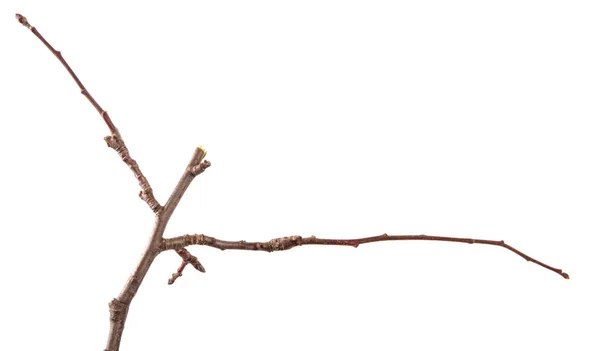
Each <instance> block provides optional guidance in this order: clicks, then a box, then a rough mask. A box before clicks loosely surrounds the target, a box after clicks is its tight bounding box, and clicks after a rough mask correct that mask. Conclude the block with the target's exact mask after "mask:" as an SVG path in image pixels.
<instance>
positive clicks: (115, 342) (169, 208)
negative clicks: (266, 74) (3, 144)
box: [16, 14, 569, 351]
mask: <svg viewBox="0 0 600 351" xmlns="http://www.w3.org/2000/svg"><path fill="white" fill-rule="evenodd" d="M16 18H17V21H19V23H21V24H22V25H24V26H25V27H27V28H28V29H29V30H31V32H32V33H33V34H34V35H35V36H36V37H37V38H38V39H39V40H40V41H42V43H44V45H46V47H47V48H48V49H49V50H50V51H51V52H52V54H54V56H56V58H57V59H58V60H59V61H60V62H61V64H62V65H63V66H64V67H65V69H66V70H67V71H68V72H69V74H70V75H71V77H72V78H73V80H75V83H76V84H77V86H78V87H79V89H80V91H81V93H82V94H83V95H84V96H85V97H86V98H87V99H88V101H89V102H90V103H91V104H92V106H94V108H95V109H96V111H97V112H98V113H99V114H100V116H101V117H102V119H103V120H104V122H105V123H106V125H107V126H108V128H109V130H110V133H111V135H109V136H107V137H105V141H106V143H107V145H108V146H109V147H110V148H112V149H114V150H115V151H116V152H117V154H118V155H119V156H120V157H121V159H122V160H123V162H125V164H126V165H127V166H128V167H129V168H130V169H131V171H132V172H133V174H134V176H135V177H136V179H137V180H138V182H139V185H140V187H141V191H140V193H139V196H140V198H141V199H142V200H143V201H145V202H146V203H147V204H148V206H149V207H150V209H151V210H152V211H153V212H154V213H155V225H154V229H153V230H152V233H151V235H150V239H149V241H148V244H147V246H146V248H145V250H144V252H143V255H142V258H141V260H140V262H139V263H138V264H137V266H136V267H135V269H134V271H133V273H132V274H131V276H130V277H129V279H128V280H127V282H126V284H125V286H124V287H123V290H122V291H121V293H120V294H119V296H118V297H117V298H116V299H113V300H112V301H111V302H110V303H109V312H110V330H109V336H108V340H107V344H106V348H105V351H117V350H119V345H120V343H121V337H122V335H123V330H124V328H125V321H126V320H127V315H128V312H129V306H130V304H131V301H132V300H133V298H134V297H135V295H136V293H137V291H138V289H139V288H140V285H141V284H142V282H143V280H144V277H145V276H146V273H147V272H148V270H149V269H150V266H151V265H152V262H153V261H154V259H155V258H156V257H157V256H158V255H159V254H160V253H161V252H163V251H166V250H175V251H176V252H177V253H178V254H179V255H180V256H181V258H182V263H181V265H180V266H179V268H178V269H177V272H176V273H174V274H173V276H172V277H171V279H169V284H172V283H173V282H175V280H176V279H177V278H178V277H180V276H181V275H182V273H183V270H184V268H185V267H186V266H187V265H188V264H191V265H192V266H193V267H194V268H195V269H196V270H198V271H200V272H204V271H205V270H204V267H203V266H202V264H201V263H200V261H199V260H198V259H197V258H196V257H195V256H193V255H192V254H191V253H190V252H189V251H188V250H187V249H186V248H185V247H187V246H190V245H206V246H211V247H215V248H218V249H221V250H253V251H267V252H272V251H283V250H289V249H291V248H293V247H297V246H302V245H337V246H354V247H358V246H359V245H361V244H366V243H372V242H379V241H401V240H429V241H450V242H459V243H468V244H485V245H494V246H499V247H503V248H505V249H507V250H510V251H512V252H514V253H515V254H517V255H519V256H521V257H522V258H524V259H526V260H527V261H531V262H533V263H535V264H537V265H539V266H541V267H544V268H546V269H548V270H551V271H553V272H555V273H557V274H560V275H561V276H562V277H563V278H565V279H569V275H568V274H567V273H565V272H563V271H562V270H561V269H558V268H554V267H551V266H549V265H547V264H545V263H542V262H541V261H538V260H536V259H534V258H532V257H531V256H528V255H526V254H524V253H522V252H521V251H519V250H517V249H515V248H514V247H512V246H510V245H508V244H506V243H504V241H495V240H484V239H469V238H455V237H444V236H428V235H387V234H383V235H378V236H372V237H366V238H359V239H320V238H316V237H314V236H312V237H307V238H303V237H301V236H289V237H282V238H276V239H272V240H270V241H267V242H246V241H226V240H220V239H216V238H213V237H210V236H206V235H203V234H194V235H184V236H180V237H175V238H170V239H164V238H163V234H164V231H165V229H166V227H167V224H168V222H169V219H170V218H171V215H172V214H173V212H174V211H175V208H176V207H177V205H178V204H179V201H180V200H181V198H182V196H183V194H184V193H185V191H186V190H187V188H188V187H189V186H190V184H191V182H192V180H193V179H194V178H195V177H196V176H197V175H199V174H200V173H202V172H204V171H205V170H206V169H207V168H208V167H210V165H211V164H210V162H209V161H207V160H204V161H203V158H204V157H205V156H206V151H205V150H204V149H202V148H201V147H198V148H197V149H195V150H194V153H193V155H192V158H191V160H190V162H189V163H188V165H187V167H186V169H185V171H184V172H183V175H182V176H181V179H180V180H179V182H178V183H177V185H176V186H175V188H174V190H173V192H172V193H171V196H170V197H169V199H168V200H167V202H166V204H165V205H164V206H162V205H161V204H160V203H159V202H158V201H157V200H156V199H155V197H154V195H153V191H152V187H151V186H150V183H149V182H148V180H147V179H146V177H145V176H144V175H143V173H142V171H141V170H140V167H139V166H138V164H137V162H136V161H135V160H134V159H133V158H132V157H131V156H130V154H129V149H128V148H127V146H126V145H125V141H124V140H123V138H122V137H121V135H120V133H119V131H118V129H117V128H116V126H115V125H114V123H113V122H112V120H111V119H110V117H109V115H108V113H107V112H106V111H105V110H104V109H102V107H100V105H99V104H98V102H97V101H96V100H95V99H94V98H93V97H92V95H91V94H90V93H89V91H88V90H87V89H86V88H85V87H84V85H83V84H82V83H81V81H80V80H79V78H78V77H77V75H75V73H74V72H73V70H72V69H71V67H70V66H69V64H68V63H67V62H66V61H65V59H64V58H63V56H62V54H61V53H60V51H57V50H55V49H54V48H53V47H52V45H50V43H48V42H47V41H46V39H45V38H44V37H43V36H42V35H41V34H40V33H39V32H38V30H37V29H36V28H35V27H33V26H31V25H30V24H29V22H28V21H27V19H26V18H25V17H24V16H22V15H20V14H17V15H16Z"/></svg>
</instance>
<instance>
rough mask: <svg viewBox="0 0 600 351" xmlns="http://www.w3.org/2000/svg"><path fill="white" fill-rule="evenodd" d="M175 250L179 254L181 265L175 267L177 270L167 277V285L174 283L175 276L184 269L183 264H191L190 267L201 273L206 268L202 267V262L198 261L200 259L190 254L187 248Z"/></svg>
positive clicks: (180, 274)
mask: <svg viewBox="0 0 600 351" xmlns="http://www.w3.org/2000/svg"><path fill="white" fill-rule="evenodd" d="M175 252H177V254H178V255H179V256H181V258H182V259H183V261H182V262H181V265H180V266H179V268H177V272H175V273H173V275H172V276H171V278H169V281H168V283H169V285H171V284H173V283H175V280H177V278H179V277H181V276H182V275H183V270H184V268H185V266H187V265H188V263H189V264H191V265H192V267H194V268H196V270H198V271H200V272H202V273H204V272H206V270H205V269H204V266H202V263H200V261H199V260H198V259H197V258H196V256H194V255H192V254H191V253H190V252H189V251H188V250H187V249H185V248H181V249H179V250H175Z"/></svg>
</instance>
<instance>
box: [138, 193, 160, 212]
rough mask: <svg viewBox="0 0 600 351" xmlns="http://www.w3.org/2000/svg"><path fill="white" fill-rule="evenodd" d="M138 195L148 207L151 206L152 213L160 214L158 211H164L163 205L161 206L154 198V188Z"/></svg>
mask: <svg viewBox="0 0 600 351" xmlns="http://www.w3.org/2000/svg"><path fill="white" fill-rule="evenodd" d="M138 195H139V197H140V199H142V200H143V201H144V202H146V203H147V204H148V206H150V209H151V210H152V212H154V213H158V211H160V210H161V209H162V206H161V204H159V203H158V201H157V200H156V199H155V198H154V194H153V193H152V188H146V189H142V190H141V191H140V193H139V194H138Z"/></svg>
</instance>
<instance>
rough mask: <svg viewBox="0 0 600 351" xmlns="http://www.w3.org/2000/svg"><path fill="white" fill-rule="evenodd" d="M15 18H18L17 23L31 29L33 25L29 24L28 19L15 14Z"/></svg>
mask: <svg viewBox="0 0 600 351" xmlns="http://www.w3.org/2000/svg"><path fill="white" fill-rule="evenodd" d="M15 17H16V18H17V21H19V23H21V24H22V25H24V26H25V27H27V29H31V24H29V22H28V21H27V17H25V16H23V15H21V14H20V13H17V14H15Z"/></svg>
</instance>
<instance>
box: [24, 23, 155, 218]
mask: <svg viewBox="0 0 600 351" xmlns="http://www.w3.org/2000/svg"><path fill="white" fill-rule="evenodd" d="M15 17H16V18H17V21H19V23H21V24H22V25H24V26H25V27H27V28H28V29H29V30H31V32H32V33H33V34H34V35H35V36H36V37H38V39H39V40H40V41H41V42H42V43H44V45H46V47H47V48H48V50H50V52H52V54H54V56H56V58H57V59H58V60H59V61H60V63H62V65H63V66H64V67H65V69H66V70H67V71H68V72H69V74H70V75H71V77H72V78H73V80H74V81H75V83H77V86H78V87H79V89H80V90H81V94H83V96H85V97H86V98H87V99H88V100H89V102H90V103H91V104H92V106H94V108H95V109H96V111H98V113H99V114H100V116H101V117H102V119H103V120H104V122H105V123H106V125H107V126H108V129H110V133H111V135H110V136H107V137H105V138H104V140H105V141H106V144H107V145H108V146H109V147H110V148H112V149H114V150H115V151H117V153H118V154H119V156H121V158H122V159H123V161H124V162H125V164H127V166H129V168H130V169H131V171H132V172H133V174H134V175H135V178H136V179H137V180H138V182H139V184H140V187H141V188H142V191H141V192H140V193H139V196H140V198H141V199H142V200H144V201H145V202H146V203H147V204H148V206H150V209H152V211H153V212H154V213H158V211H160V210H161V208H162V207H161V205H160V203H159V202H158V201H157V200H156V199H155V198H154V194H153V192H152V187H151V186H150V183H149V182H148V180H147V179H146V177H145V176H144V174H143V173H142V171H141V170H140V167H139V166H138V164H137V162H136V161H135V160H134V159H133V158H131V156H129V150H128V149H127V147H126V146H125V142H124V141H123V138H122V137H121V134H120V133H119V130H118V129H117V127H116V126H115V125H114V124H113V122H112V120H111V119H110V117H109V116H108V112H106V111H105V110H104V109H102V107H100V104H98V102H97V101H96V100H95V99H94V97H92V95H91V94H90V92H89V91H88V90H87V89H86V88H85V86H84V85H83V83H81V80H79V78H78V77H77V75H76V74H75V72H73V70H72V69H71V66H69V64H68V63H67V61H65V59H64V58H63V56H62V54H61V52H60V51H58V50H56V49H54V47H52V45H50V43H49V42H48V41H46V39H45V38H44V37H43V36H42V35H41V34H40V32H39V31H38V30H37V29H36V28H35V27H34V26H32V25H31V24H29V22H28V21H27V18H26V17H25V16H22V15H20V14H18V13H17V14H16V15H15Z"/></svg>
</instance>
